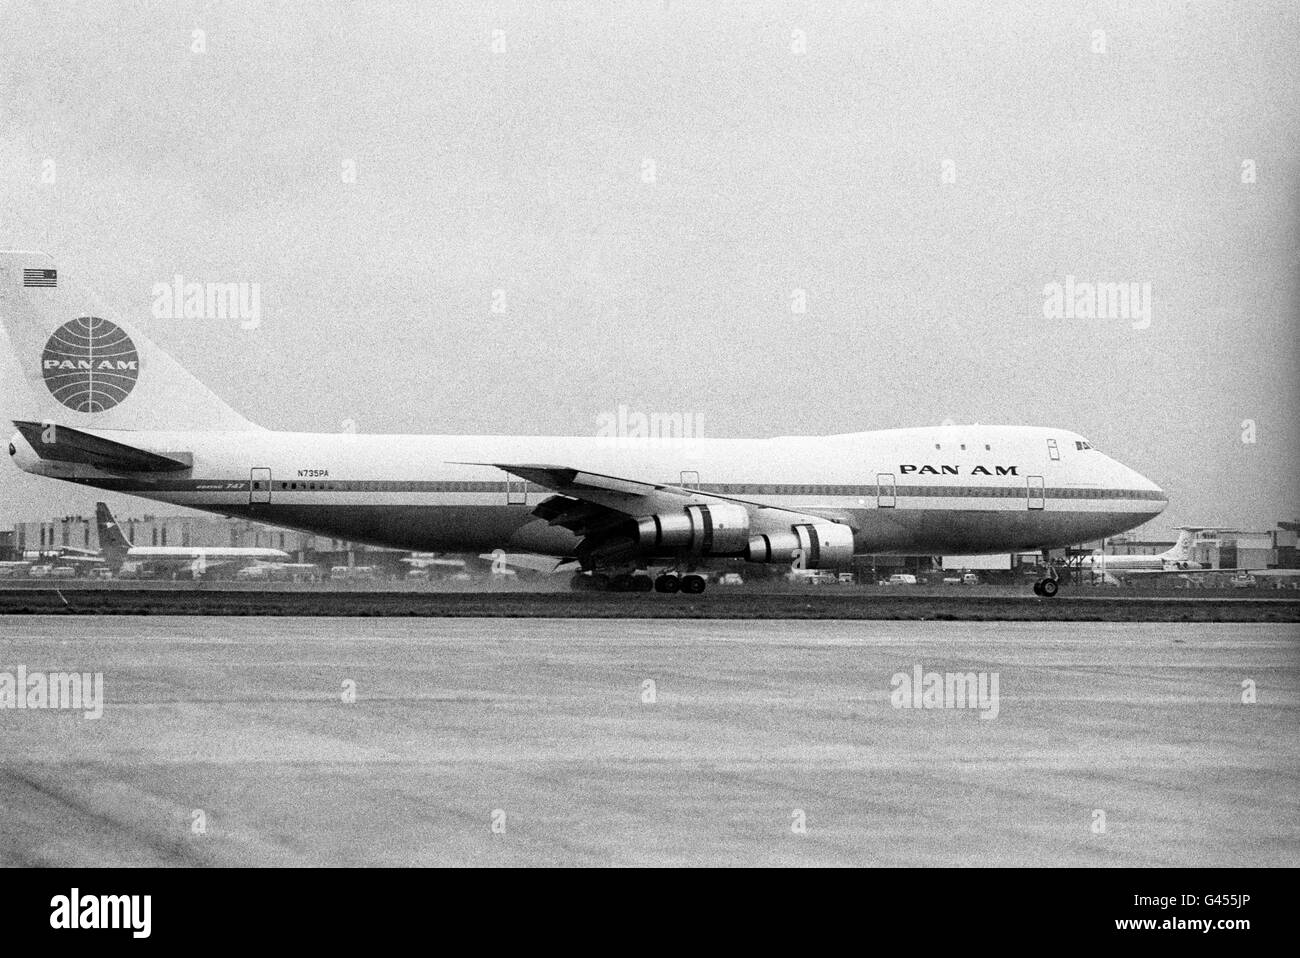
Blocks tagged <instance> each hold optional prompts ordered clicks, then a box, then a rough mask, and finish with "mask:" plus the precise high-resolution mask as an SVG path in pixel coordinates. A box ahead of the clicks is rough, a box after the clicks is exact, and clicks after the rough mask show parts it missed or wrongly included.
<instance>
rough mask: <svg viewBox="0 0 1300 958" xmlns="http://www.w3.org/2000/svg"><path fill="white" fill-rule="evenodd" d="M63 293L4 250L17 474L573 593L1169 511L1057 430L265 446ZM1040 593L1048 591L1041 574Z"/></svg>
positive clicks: (38, 267)
mask: <svg viewBox="0 0 1300 958" xmlns="http://www.w3.org/2000/svg"><path fill="white" fill-rule="evenodd" d="M66 280H67V276H66V275H65V273H64V272H61V271H60V270H59V269H58V267H57V264H56V263H55V262H54V260H53V259H52V258H51V257H49V256H47V255H45V254H43V253H28V252H6V253H0V323H2V324H3V326H4V329H5V330H6V332H7V333H8V335H9V338H10V340H11V342H12V345H13V348H14V354H15V357H16V359H17V362H18V366H19V369H20V370H21V372H22V373H23V375H24V376H25V377H26V379H27V381H28V383H29V384H30V386H31V389H30V391H29V392H30V395H29V398H28V402H29V406H28V411H27V412H26V413H25V414H23V416H22V417H20V418H18V419H16V420H15V426H16V427H17V430H18V431H17V433H16V434H15V435H14V436H13V438H12V439H11V440H10V443H9V452H10V456H11V458H12V460H13V462H14V463H15V464H16V465H17V466H18V467H19V468H21V469H23V470H25V471H27V472H29V473H32V474H34V475H39V476H47V477H50V478H54V479H61V480H63V481H66V482H72V483H77V484H79V485H83V486H88V487H93V488H101V489H111V490H113V491H116V492H123V493H129V494H132V495H138V496H143V497H145V498H149V499H154V500H158V501H163V502H170V503H174V504H176V505H180V506H184V507H188V508H193V509H200V510H206V511H209V512H216V513H221V514H225V515H232V516H240V517H245V518H248V519H253V520H256V521H259V522H267V523H271V524H274V525H279V526H285V527H288V528H292V529H300V530H304V531H307V532H312V533H316V534H318V535H324V536H329V537H332V538H338V539H345V540H350V541H354V542H364V543H371V544H374V545H380V546H390V547H396V548H401V549H410V550H413V551H431V552H432V551H439V552H479V551H480V550H482V551H490V550H493V549H496V548H502V547H506V548H509V549H512V550H518V551H521V552H528V553H533V554H538V555H547V556H554V557H556V558H557V559H561V560H566V561H572V562H576V563H577V565H578V567H579V568H580V570H581V573H582V574H581V575H579V576H577V577H575V580H574V585H575V587H582V586H597V587H598V586H600V585H603V584H606V583H607V584H608V585H609V587H610V588H619V587H621V586H622V585H624V584H626V583H628V582H631V583H632V585H631V588H634V589H643V588H644V587H645V586H646V584H647V582H649V583H651V587H653V588H656V589H658V590H659V591H662V592H676V591H682V592H686V593H688V594H693V593H697V592H700V591H703V589H704V588H705V585H706V579H705V576H704V575H703V574H701V572H699V571H697V570H698V569H704V568H706V567H707V565H708V562H709V560H710V559H714V558H719V557H742V558H745V559H747V560H749V561H751V562H760V563H780V564H795V565H799V566H802V567H805V568H811V569H830V570H833V569H836V568H838V567H842V566H844V565H846V564H848V562H849V561H850V560H851V558H852V557H853V556H854V555H855V554H862V553H890V552H918V551H920V552H929V553H933V554H953V555H964V554H988V553H992V552H1018V551H1024V550H1029V549H1042V550H1046V549H1051V548H1060V547H1064V546H1067V545H1069V544H1071V543H1076V542H1083V541H1088V540H1091V539H1096V538H1101V537H1105V536H1110V535H1115V534H1117V533H1119V532H1122V531H1124V530H1127V529H1130V528H1133V527H1134V526H1137V525H1140V524H1142V523H1144V522H1146V521H1147V520H1149V519H1151V518H1152V517H1153V516H1155V515H1158V514H1159V513H1160V512H1161V511H1162V510H1163V509H1164V508H1165V506H1166V504H1167V500H1166V498H1165V495H1164V493H1163V492H1162V491H1161V490H1160V489H1159V488H1158V487H1157V486H1156V485H1155V484H1154V483H1153V482H1151V481H1150V480H1149V479H1146V478H1145V477H1143V476H1141V475H1139V474H1138V473H1137V472H1136V471H1134V470H1133V469H1130V468H1128V467H1127V466H1125V465H1123V464H1121V463H1119V462H1117V461H1116V460H1114V459H1112V458H1110V457H1109V456H1107V455H1105V454H1104V453H1102V452H1100V451H1098V450H1096V449H1094V448H1092V446H1091V444H1090V443H1088V442H1087V441H1086V440H1084V439H1083V437H1082V436H1078V435H1076V434H1075V433H1072V432H1070V431H1068V430H1064V429H1054V428H1041V427H1029V426H936V427H922V428H915V429H891V430H884V431H877V432H857V433H849V434H843V435H833V436H781V437H776V438H771V439H704V438H680V437H672V436H670V437H669V438H667V439H652V438H637V437H632V438H613V437H609V436H600V435H594V436H586V437H539V436H382V435H369V436H368V435H357V434H352V433H345V434H331V433H325V434H310V433H291V432H274V431H271V430H267V429H263V428H261V427H258V426H256V425H254V424H252V423H251V422H249V421H248V420H247V419H245V418H244V417H243V416H241V415H239V414H238V413H236V412H235V411H234V410H233V409H231V408H230V407H229V406H228V405H226V403H224V402H223V401H222V400H220V399H219V398H217V396H216V395H214V394H213V393H212V392H211V391H210V390H209V389H208V388H207V387H205V386H204V385H203V384H202V383H200V382H199V381H198V380H197V379H195V378H194V377H193V376H192V375H191V374H190V373H188V372H187V371H186V370H184V369H183V368H182V367H181V366H180V365H179V364H178V363H177V362H176V361H175V360H173V359H172V358H171V357H170V356H168V355H167V354H166V353H164V352H163V351H162V350H161V349H159V348H158V347H157V346H156V345H154V344H153V343H152V342H150V341H149V340H148V339H146V338H145V337H144V336H143V335H142V334H141V333H140V332H139V331H138V329H137V328H136V327H135V326H133V325H132V324H131V323H130V322H129V320H127V319H123V318H120V317H114V318H113V319H111V320H110V319H105V318H103V317H102V315H101V314H102V313H103V312H104V310H102V309H100V308H99V307H96V306H92V305H89V304H90V303H92V302H94V301H93V300H90V299H87V298H85V297H83V296H81V295H79V294H77V293H75V292H74V291H73V290H72V289H71V288H70V287H69V284H68V283H67V282H66ZM652 569H657V570H658V571H659V574H658V575H657V577H655V578H654V579H653V580H652V579H651V577H650V575H649V574H648V573H649V572H650V571H651V570H652ZM624 576H626V577H627V578H626V579H625V578H623V577H624ZM1037 587H1041V589H1042V591H1043V594H1054V593H1055V590H1056V579H1055V576H1054V575H1051V574H1049V575H1048V577H1047V578H1045V579H1043V580H1042V581H1041V582H1040V583H1039V584H1038V586H1037ZM1037 587H1036V588H1037ZM1049 588H1050V593H1049V592H1048V589H1049Z"/></svg>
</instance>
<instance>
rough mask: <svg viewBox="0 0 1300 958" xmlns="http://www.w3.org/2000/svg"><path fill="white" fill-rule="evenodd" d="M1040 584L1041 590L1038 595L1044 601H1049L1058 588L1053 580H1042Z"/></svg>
mask: <svg viewBox="0 0 1300 958" xmlns="http://www.w3.org/2000/svg"><path fill="white" fill-rule="evenodd" d="M1041 584H1042V589H1043V590H1042V591H1041V592H1040V593H1039V595H1041V596H1043V598H1045V599H1050V598H1052V597H1053V596H1055V595H1056V591H1057V589H1059V588H1060V586H1058V585H1057V584H1056V580H1055V579H1044V580H1043V581H1042V583H1041Z"/></svg>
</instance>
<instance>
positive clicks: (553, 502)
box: [459, 462, 834, 540]
mask: <svg viewBox="0 0 1300 958" xmlns="http://www.w3.org/2000/svg"><path fill="white" fill-rule="evenodd" d="M459 464H460V465H474V466H494V467H495V468H497V469H501V470H503V471H505V472H508V473H510V474H511V475H514V476H518V477H519V478H521V479H525V480H527V481H529V482H534V483H536V484H537V485H539V486H545V487H546V488H547V489H550V490H552V491H553V492H555V493H557V495H554V496H552V497H550V498H549V499H546V500H544V501H542V503H541V504H539V505H538V506H537V508H536V509H534V510H533V515H535V516H537V517H538V518H541V519H545V520H546V521H547V522H549V523H550V524H551V525H553V526H561V527H563V528H565V529H568V530H569V531H571V532H573V533H575V534H576V535H579V536H582V537H583V538H584V539H589V540H596V539H599V538H600V537H601V536H603V535H604V534H606V533H609V532H611V531H613V530H614V528H615V527H617V526H618V525H620V524H621V523H624V522H626V521H627V520H628V519H629V518H636V517H640V516H648V515H656V514H661V513H665V512H677V511H680V510H681V509H683V508H684V507H685V506H687V505H691V504H692V503H701V504H707V503H710V502H715V503H716V502H728V503H735V504H738V505H741V506H744V507H745V508H746V509H748V510H749V512H750V515H751V517H752V518H753V520H754V524H755V526H756V527H759V526H771V527H774V528H779V527H781V526H783V525H784V526H785V527H786V528H788V527H789V525H790V524H791V523H797V522H824V521H826V520H825V518H822V517H819V516H815V515H809V514H806V513H801V512H794V511H792V510H789V509H782V508H780V507H778V506H769V505H765V504H763V503H760V502H752V501H750V500H747V499H738V498H736V497H734V496H720V495H718V494H716V493H711V492H701V491H700V490H698V489H691V488H688V487H686V486H674V485H670V484H667V483H655V482H646V481H645V480H641V479H626V478H622V477H620V476H608V475H604V474H603V473H598V472H590V471H587V470H584V469H576V468H573V467H571V466H556V465H539V464H533V463H511V462H475V463H459ZM832 521H834V520H832Z"/></svg>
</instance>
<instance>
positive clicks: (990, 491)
mask: <svg viewBox="0 0 1300 958" xmlns="http://www.w3.org/2000/svg"><path fill="white" fill-rule="evenodd" d="M65 388H66V387H65ZM272 478H273V479H274V486H273V487H274V489H275V490H276V491H277V492H451V493H455V492H462V493H470V492H475V493H478V492H487V493H504V492H505V482H504V481H502V480H497V481H488V482H484V481H474V482H471V481H444V480H417V481H400V480H339V479H319V478H318V479H296V478H294V479H275V478H274V476H272ZM309 482H311V483H314V484H315V485H316V487H317V488H315V489H307V488H305V487H306V485H307V483H309ZM229 483H238V484H240V485H241V486H245V487H246V486H247V485H248V479H247V478H231V479H179V480H170V481H164V482H158V483H147V484H139V485H138V486H136V487H133V488H140V489H166V490H170V491H173V492H176V491H186V490H196V489H198V488H199V487H202V491H213V488H212V487H213V486H214V485H215V486H223V485H226V484H229ZM292 484H296V485H298V486H299V488H297V489H291V488H289V486H290V485H292ZM868 488H870V489H873V490H874V488H875V487H874V486H873V487H867V486H859V487H853V486H842V485H829V486H815V485H807V484H798V485H787V486H780V485H771V484H765V483H764V484H754V485H728V487H727V494H736V493H742V494H747V495H758V496H795V495H807V496H817V495H823V496H825V495H831V496H842V497H846V498H874V496H871V497H868V496H867V495H866V492H867V490H868ZM960 488H961V487H951V486H948V487H939V488H928V487H925V486H913V487H911V488H910V489H908V491H901V490H900V492H899V493H898V494H899V496H903V497H906V496H913V497H915V498H930V499H947V498H977V499H981V498H1005V499H1025V498H1026V492H1025V489H1024V488H1023V487H1020V486H1010V487H1007V486H998V487H987V486H985V487H971V488H970V489H967V490H965V491H962V492H954V489H960ZM526 489H527V491H528V492H537V493H545V492H553V491H554V490H551V489H548V488H546V487H545V486H540V485H537V484H536V483H531V482H530V483H527V484H526ZM809 489H811V490H812V491H811V492H808V491H805V490H809ZM793 490H798V491H797V492H796V491H793ZM823 490H834V492H826V491H823ZM700 491H702V492H712V491H714V490H713V489H712V488H710V487H704V488H702V489H701V490H700ZM1035 492H1037V490H1035ZM1079 492H1084V493H1086V494H1085V495H1075V493H1079ZM1045 493H1046V497H1047V498H1048V499H1130V500H1143V501H1147V500H1149V501H1154V502H1165V501H1167V497H1166V496H1165V495H1164V494H1163V493H1158V492H1151V491H1149V490H1146V489H1087V490H1079V489H1052V488H1048V489H1046V490H1045ZM1035 498H1037V495H1035Z"/></svg>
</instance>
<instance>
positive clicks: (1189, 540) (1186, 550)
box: [1164, 526, 1205, 562]
mask: <svg viewBox="0 0 1300 958" xmlns="http://www.w3.org/2000/svg"><path fill="white" fill-rule="evenodd" d="M1204 531H1205V527H1204V526H1179V528H1178V541H1177V542H1175V543H1174V547H1173V548H1172V549H1170V550H1169V551H1168V552H1167V553H1165V555H1164V558H1166V559H1172V560H1174V561H1178V562H1182V561H1186V560H1188V559H1190V558H1191V557H1192V550H1193V548H1194V547H1195V545H1196V534H1197V533H1198V532H1204Z"/></svg>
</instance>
